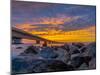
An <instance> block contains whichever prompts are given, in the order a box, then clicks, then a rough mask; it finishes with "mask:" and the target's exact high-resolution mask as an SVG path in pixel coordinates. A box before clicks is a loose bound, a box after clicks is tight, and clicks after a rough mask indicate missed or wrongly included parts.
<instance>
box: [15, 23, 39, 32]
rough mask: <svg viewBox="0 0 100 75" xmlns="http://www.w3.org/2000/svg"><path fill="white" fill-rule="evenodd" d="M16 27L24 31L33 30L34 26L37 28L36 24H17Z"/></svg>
mask: <svg viewBox="0 0 100 75" xmlns="http://www.w3.org/2000/svg"><path fill="white" fill-rule="evenodd" d="M16 27H17V28H19V29H22V30H24V31H30V29H32V30H34V28H38V26H36V25H31V24H17V25H16Z"/></svg>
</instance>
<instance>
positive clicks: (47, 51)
mask: <svg viewBox="0 0 100 75" xmlns="http://www.w3.org/2000/svg"><path fill="white" fill-rule="evenodd" d="M39 55H40V56H41V57H43V58H46V59H53V58H56V57H57V56H58V55H57V53H55V52H54V49H53V48H50V47H45V48H43V49H42V50H41V51H40V53H39Z"/></svg>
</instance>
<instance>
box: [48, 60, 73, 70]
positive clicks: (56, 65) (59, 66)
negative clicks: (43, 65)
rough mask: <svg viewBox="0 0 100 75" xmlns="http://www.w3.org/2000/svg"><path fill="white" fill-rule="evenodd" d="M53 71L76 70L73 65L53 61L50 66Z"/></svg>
mask: <svg viewBox="0 0 100 75" xmlns="http://www.w3.org/2000/svg"><path fill="white" fill-rule="evenodd" d="M48 67H49V68H50V69H51V71H71V70H74V67H73V66H71V65H67V64H65V63H64V62H62V61H59V60H55V61H51V62H50V63H49V65H48Z"/></svg>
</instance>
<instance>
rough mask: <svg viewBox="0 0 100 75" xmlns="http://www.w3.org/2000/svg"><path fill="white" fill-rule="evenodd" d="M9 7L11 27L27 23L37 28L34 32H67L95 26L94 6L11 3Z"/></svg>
mask: <svg viewBox="0 0 100 75" xmlns="http://www.w3.org/2000/svg"><path fill="white" fill-rule="evenodd" d="M11 7H12V11H11V15H12V26H15V25H18V24H20V25H21V24H25V23H29V24H31V26H32V25H34V26H38V27H37V28H35V30H45V27H46V28H48V29H50V28H55V29H57V30H58V29H61V30H65V31H67V30H74V29H79V28H84V27H89V26H93V25H95V24H96V15H95V14H96V7H95V6H85V5H83V6H82V5H70V4H55V3H40V2H24V1H12V6H11ZM47 22H49V23H47ZM55 23H56V24H57V25H56V24H55ZM51 24H52V25H51ZM53 24H54V25H53ZM41 28H42V29H41Z"/></svg>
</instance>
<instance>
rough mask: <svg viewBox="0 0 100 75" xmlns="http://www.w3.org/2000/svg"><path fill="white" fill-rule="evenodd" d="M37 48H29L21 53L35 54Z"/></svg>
mask: <svg viewBox="0 0 100 75" xmlns="http://www.w3.org/2000/svg"><path fill="white" fill-rule="evenodd" d="M37 50H38V48H36V47H34V46H29V47H28V48H27V49H26V50H25V51H24V52H23V53H26V54H28V53H32V54H37V53H38V52H37Z"/></svg>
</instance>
